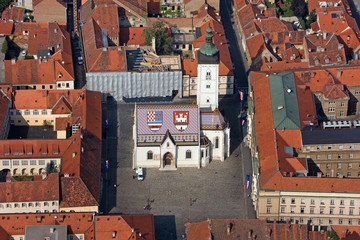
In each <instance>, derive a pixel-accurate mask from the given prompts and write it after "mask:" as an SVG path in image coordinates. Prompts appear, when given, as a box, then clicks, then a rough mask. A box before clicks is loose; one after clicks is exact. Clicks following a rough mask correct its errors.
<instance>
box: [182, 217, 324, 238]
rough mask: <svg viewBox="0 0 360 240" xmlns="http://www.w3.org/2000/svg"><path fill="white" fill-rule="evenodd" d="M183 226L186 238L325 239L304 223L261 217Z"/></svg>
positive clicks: (216, 220) (217, 220)
mask: <svg viewBox="0 0 360 240" xmlns="http://www.w3.org/2000/svg"><path fill="white" fill-rule="evenodd" d="M185 227H186V237H187V239H188V240H209V239H213V240H221V239H228V240H232V239H234V240H235V239H252V238H256V239H272V240H283V239H287V240H297V239H304V240H306V239H312V240H320V239H323V240H325V239H326V234H323V235H320V234H319V235H318V234H315V235H313V234H312V232H311V231H308V228H307V226H306V225H299V224H289V223H281V222H276V221H275V222H267V221H266V220H262V219H261V220H260V219H209V220H207V221H204V222H200V223H186V224H185ZM309 235H312V237H309ZM255 236H256V237H255Z"/></svg>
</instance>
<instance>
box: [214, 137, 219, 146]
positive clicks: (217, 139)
mask: <svg viewBox="0 0 360 240" xmlns="http://www.w3.org/2000/svg"><path fill="white" fill-rule="evenodd" d="M215 148H219V138H218V137H216V138H215Z"/></svg>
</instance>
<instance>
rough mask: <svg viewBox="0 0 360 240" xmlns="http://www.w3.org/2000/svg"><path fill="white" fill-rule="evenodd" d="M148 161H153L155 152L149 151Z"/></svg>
mask: <svg viewBox="0 0 360 240" xmlns="http://www.w3.org/2000/svg"><path fill="white" fill-rule="evenodd" d="M147 159H148V160H149V159H153V152H152V151H148V152H147Z"/></svg>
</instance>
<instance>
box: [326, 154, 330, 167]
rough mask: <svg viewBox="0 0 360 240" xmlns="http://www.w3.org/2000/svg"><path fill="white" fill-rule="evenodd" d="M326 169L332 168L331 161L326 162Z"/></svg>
mask: <svg viewBox="0 0 360 240" xmlns="http://www.w3.org/2000/svg"><path fill="white" fill-rule="evenodd" d="M330 156H331V155H330ZM328 157H329V155H328ZM326 169H327V170H329V169H331V164H330V163H327V164H326Z"/></svg>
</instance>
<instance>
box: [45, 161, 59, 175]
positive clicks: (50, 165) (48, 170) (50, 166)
mask: <svg viewBox="0 0 360 240" xmlns="http://www.w3.org/2000/svg"><path fill="white" fill-rule="evenodd" d="M45 171H46V173H47V174H49V173H57V172H58V170H57V169H56V166H55V163H54V162H53V161H50V163H48V164H46V168H45Z"/></svg>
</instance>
